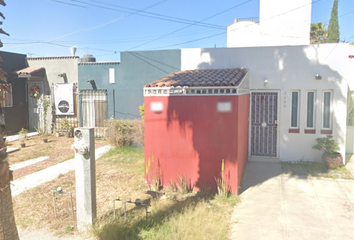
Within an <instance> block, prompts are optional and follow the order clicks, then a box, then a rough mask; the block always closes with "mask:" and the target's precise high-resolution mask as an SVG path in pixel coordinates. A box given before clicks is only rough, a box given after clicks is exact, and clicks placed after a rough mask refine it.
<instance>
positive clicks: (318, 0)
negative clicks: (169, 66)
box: [160, 0, 323, 48]
mask: <svg viewBox="0 0 354 240" xmlns="http://www.w3.org/2000/svg"><path fill="white" fill-rule="evenodd" d="M320 1H323V0H315V1H313V2H312V3H309V4H315V3H317V2H320ZM309 4H305V5H302V6H300V7H297V8H294V9H291V10H289V11H286V12H283V13H280V14H278V15H275V16H272V17H269V18H267V19H264V20H265V21H267V20H269V19H273V18H276V17H279V16H281V15H284V14H288V13H290V12H293V11H295V10H297V9H300V8H303V7H306V6H308V5H309ZM251 25H252V24H248V25H245V26H243V27H244V28H246V27H249V26H251ZM222 34H224V33H220V34H215V35H211V36H207V37H205V38H200V39H195V40H190V41H187V42H183V43H176V44H172V45H168V46H164V47H160V48H165V47H173V46H178V45H182V44H185V43H191V42H196V41H200V40H203V39H207V38H212V37H215V36H218V35H222ZM263 34H264V33H263ZM264 35H270V36H278V37H293V38H299V37H296V36H285V35H275V34H264Z"/></svg>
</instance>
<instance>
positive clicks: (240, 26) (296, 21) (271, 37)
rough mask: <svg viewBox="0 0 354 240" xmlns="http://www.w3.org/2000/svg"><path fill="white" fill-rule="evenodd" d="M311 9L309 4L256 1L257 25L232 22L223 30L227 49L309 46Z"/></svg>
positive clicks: (305, 0)
mask: <svg viewBox="0 0 354 240" xmlns="http://www.w3.org/2000/svg"><path fill="white" fill-rule="evenodd" d="M275 6H276V7H275ZM311 7H312V0H297V1H285V0H260V6H259V22H257V19H258V18H250V19H237V18H236V19H235V22H234V23H232V24H230V25H229V26H228V27H227V47H232V48H233V47H260V46H299V45H309V44H310V38H309V36H310V26H311Z"/></svg>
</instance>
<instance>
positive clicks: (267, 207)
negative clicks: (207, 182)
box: [230, 162, 354, 240]
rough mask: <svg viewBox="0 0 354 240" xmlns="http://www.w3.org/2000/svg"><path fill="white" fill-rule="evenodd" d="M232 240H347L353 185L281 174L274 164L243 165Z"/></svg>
mask: <svg viewBox="0 0 354 240" xmlns="http://www.w3.org/2000/svg"><path fill="white" fill-rule="evenodd" d="M241 192H242V193H241V195H240V196H241V199H242V202H241V203H240V204H238V205H237V206H236V207H235V210H234V213H233V216H232V229H231V235H230V239H232V240H234V239H235V240H236V239H237V240H246V239H247V240H262V239H269V240H278V239H279V240H295V239H296V240H299V239H301V240H313V239H321V240H329V239H331V240H334V239H338V240H339V239H340V240H350V239H351V240H352V239H354V181H350V180H335V179H324V178H308V177H307V176H302V175H290V174H286V173H283V172H282V170H281V166H280V163H263V162H248V164H247V167H246V171H245V174H244V177H243V179H242V190H241Z"/></svg>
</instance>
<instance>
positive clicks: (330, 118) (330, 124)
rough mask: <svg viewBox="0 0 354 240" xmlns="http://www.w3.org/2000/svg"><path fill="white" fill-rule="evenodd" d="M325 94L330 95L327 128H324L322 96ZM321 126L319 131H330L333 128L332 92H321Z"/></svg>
mask: <svg viewBox="0 0 354 240" xmlns="http://www.w3.org/2000/svg"><path fill="white" fill-rule="evenodd" d="M326 92H329V93H330V94H331V96H330V100H329V107H330V110H329V128H325V127H324V126H323V125H324V95H325V93H326ZM321 120H322V124H321V130H332V127H333V123H332V121H333V90H330V89H327V90H323V91H322V116H321Z"/></svg>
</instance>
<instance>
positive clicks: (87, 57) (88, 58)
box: [81, 54, 96, 62]
mask: <svg viewBox="0 0 354 240" xmlns="http://www.w3.org/2000/svg"><path fill="white" fill-rule="evenodd" d="M81 62H96V58H95V57H94V56H92V55H90V54H87V55H84V56H83V57H82V58H81Z"/></svg>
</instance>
